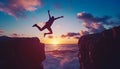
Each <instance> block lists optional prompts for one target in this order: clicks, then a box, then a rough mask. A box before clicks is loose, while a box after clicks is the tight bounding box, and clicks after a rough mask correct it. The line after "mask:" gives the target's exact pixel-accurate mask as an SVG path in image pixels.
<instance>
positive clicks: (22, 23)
mask: <svg viewBox="0 0 120 69" xmlns="http://www.w3.org/2000/svg"><path fill="white" fill-rule="evenodd" d="M47 10H50V13H51V15H53V16H55V17H57V16H61V15H62V16H64V18H61V19H58V20H56V21H55V22H54V24H53V25H52V29H53V34H52V35H48V36H47V37H45V38H44V37H43V34H44V33H45V32H48V31H47V30H44V31H42V32H40V31H39V30H38V29H37V28H33V27H32V25H33V24H35V23H36V24H38V25H40V26H42V25H43V24H44V22H46V21H47V20H48V14H47ZM118 25H120V0H0V36H3V35H6V36H10V37H38V38H40V41H41V42H43V43H47V44H49V43H50V44H76V43H77V41H78V38H79V37H81V36H82V35H87V34H92V33H98V32H101V31H103V30H105V29H108V28H111V27H114V26H118Z"/></svg>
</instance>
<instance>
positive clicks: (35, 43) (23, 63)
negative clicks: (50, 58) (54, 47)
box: [0, 36, 45, 69]
mask: <svg viewBox="0 0 120 69" xmlns="http://www.w3.org/2000/svg"><path fill="white" fill-rule="evenodd" d="M44 59H45V50H44V44H42V43H40V41H39V39H38V38H10V37H6V36H1V37H0V69H43V65H42V61H43V60H44Z"/></svg>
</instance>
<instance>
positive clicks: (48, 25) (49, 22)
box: [32, 10, 64, 37]
mask: <svg viewBox="0 0 120 69" xmlns="http://www.w3.org/2000/svg"><path fill="white" fill-rule="evenodd" d="M48 15H49V20H48V21H47V22H46V24H45V25H44V26H43V27H42V28H41V27H39V26H38V25H37V24H34V25H33V26H32V27H37V28H38V29H39V30H40V31H43V30H44V29H48V31H49V32H48V33H44V37H45V36H46V35H47V34H52V33H53V32H52V29H51V26H52V24H53V22H54V21H55V20H57V19H59V18H63V17H64V16H60V17H56V18H55V17H54V16H51V15H50V11H49V10H48Z"/></svg>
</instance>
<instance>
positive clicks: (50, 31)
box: [44, 27, 53, 37]
mask: <svg viewBox="0 0 120 69" xmlns="http://www.w3.org/2000/svg"><path fill="white" fill-rule="evenodd" d="M47 29H48V30H49V33H44V37H45V36H46V35H47V34H52V33H53V32H52V29H51V28H50V27H49V28H47Z"/></svg>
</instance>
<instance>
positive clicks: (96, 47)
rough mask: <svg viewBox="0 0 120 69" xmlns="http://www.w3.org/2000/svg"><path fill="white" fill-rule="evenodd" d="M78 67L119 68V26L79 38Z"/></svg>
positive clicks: (81, 68) (92, 68)
mask: <svg viewBox="0 0 120 69" xmlns="http://www.w3.org/2000/svg"><path fill="white" fill-rule="evenodd" d="M78 47H79V62H80V69H120V26H119V27H114V28H112V29H109V30H105V31H103V32H102V33H97V34H91V35H86V36H83V37H81V38H80V39H79V43H78Z"/></svg>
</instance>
